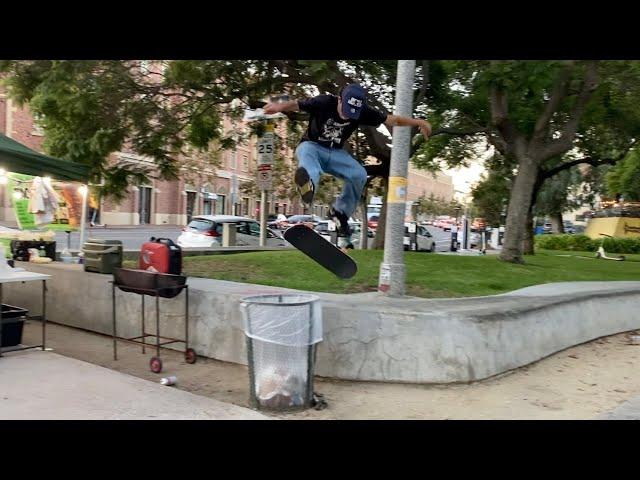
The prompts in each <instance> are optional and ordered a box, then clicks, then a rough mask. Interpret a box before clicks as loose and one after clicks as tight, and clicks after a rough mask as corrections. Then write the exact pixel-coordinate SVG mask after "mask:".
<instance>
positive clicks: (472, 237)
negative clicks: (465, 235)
mask: <svg viewBox="0 0 640 480" xmlns="http://www.w3.org/2000/svg"><path fill="white" fill-rule="evenodd" d="M479 245H480V234H479V233H478V232H469V246H470V247H477V246H479Z"/></svg>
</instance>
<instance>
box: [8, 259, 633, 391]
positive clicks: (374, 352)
mask: <svg viewBox="0 0 640 480" xmlns="http://www.w3.org/2000/svg"><path fill="white" fill-rule="evenodd" d="M28 269H29V270H31V271H38V272H43V273H50V274H52V275H53V278H52V279H51V280H50V281H49V294H48V295H49V297H48V298H49V303H48V307H47V309H48V316H49V318H50V319H51V320H53V321H56V322H58V323H62V324H65V325H70V326H75V327H81V328H84V329H88V330H92V331H96V332H100V333H106V334H110V333H111V324H112V322H111V287H110V285H109V284H108V281H109V280H111V276H110V275H100V274H95V273H85V272H84V271H83V270H82V266H79V265H62V264H57V263H56V264H51V265H30V264H29V265H28ZM188 284H189V290H190V295H189V301H190V317H191V322H190V332H191V334H190V338H191V340H190V343H191V346H192V347H193V348H195V350H196V352H197V353H198V354H200V355H204V356H207V357H210V358H216V359H219V360H224V361H229V362H235V363H242V364H244V363H246V351H245V337H244V331H243V323H242V316H241V312H240V308H239V303H240V299H241V298H243V297H245V296H248V295H258V294H262V293H273V292H287V290H286V289H280V288H272V287H267V286H260V285H250V284H242V283H234V282H226V281H217V280H205V279H197V278H190V279H189V282H188ZM37 288H38V286H37V285H32V284H29V283H26V284H24V285H8V286H6V287H5V291H6V298H7V303H12V304H16V305H21V306H25V307H27V308H29V309H30V310H31V311H33V312H34V313H35V312H39V308H40V306H39V305H40V303H39V299H40V297H39V293H38V290H37ZM290 292H293V291H292V290H290ZM116 294H117V298H118V308H117V314H118V335H119V336H127V337H133V336H136V335H139V334H140V313H141V297H140V296H138V295H135V294H129V293H123V292H120V291H116ZM319 296H320V297H321V299H322V302H323V317H324V320H323V322H324V340H323V342H322V343H321V344H320V346H319V349H318V364H317V370H316V373H317V374H318V375H321V376H326V377H335V378H342V379H353V380H375V381H394V382H413V383H448V382H467V381H473V380H480V379H483V378H487V377H489V376H493V375H496V374H499V373H503V372H505V371H508V370H510V369H513V368H517V367H520V366H523V365H527V364H529V363H532V362H535V361H537V360H539V359H541V358H544V357H546V356H548V355H551V354H553V353H555V352H558V351H560V350H563V349H565V348H568V347H571V346H573V345H577V344H580V343H583V342H587V341H589V340H593V339H595V338H598V337H602V336H606V335H612V334H615V333H619V332H624V331H629V330H634V329H638V328H640V313H639V312H640V309H639V308H638V307H639V306H640V282H575V283H560V284H550V285H541V286H537V287H529V288H526V289H522V290H519V291H516V292H512V293H510V294H505V295H496V296H492V297H478V298H463V299H439V300H428V299H419V298H411V297H408V298H403V299H390V298H385V297H380V296H378V294H377V293H366V294H358V295H335V294H319ZM145 303H146V306H145V312H146V319H147V331H148V332H153V331H154V327H153V325H154V323H155V311H156V310H155V303H154V299H153V298H151V297H146V302H145ZM183 309H184V295H180V296H179V297H177V298H175V299H161V300H160V311H161V313H162V321H161V333H162V334H163V335H166V336H170V337H176V338H182V337H183V335H184V323H183V318H184V317H183V312H184V310H183ZM52 347H53V348H54V349H55V345H52ZM178 347H181V346H180V345H178Z"/></svg>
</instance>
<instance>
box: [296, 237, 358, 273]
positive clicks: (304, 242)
mask: <svg viewBox="0 0 640 480" xmlns="http://www.w3.org/2000/svg"><path fill="white" fill-rule="evenodd" d="M284 239H285V240H286V241H287V242H289V243H290V244H291V245H293V246H294V247H296V248H297V249H298V250H300V251H301V252H302V253H304V254H305V255H306V256H308V257H309V258H311V259H312V260H314V261H316V262H317V263H319V264H320V265H322V266H323V267H324V268H326V269H327V270H329V271H330V272H331V273H333V274H334V275H336V276H338V277H340V278H343V279H347V278H351V277H353V276H354V275H355V274H356V272H357V271H358V265H357V264H356V262H355V261H354V260H353V258H351V257H350V256H349V255H347V254H346V253H344V252H343V251H342V250H340V249H339V248H338V247H336V246H335V245H333V244H332V243H331V242H328V241H327V240H325V239H324V238H322V236H321V235H320V234H319V233H318V232H316V231H315V230H313V229H311V228H309V227H307V226H306V225H294V226H293V227H290V228H288V229H287V230H286V231H285V232H284Z"/></svg>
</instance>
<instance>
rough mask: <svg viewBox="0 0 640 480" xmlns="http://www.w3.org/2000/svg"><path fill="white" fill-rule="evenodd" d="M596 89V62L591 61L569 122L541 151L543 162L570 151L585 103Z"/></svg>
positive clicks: (585, 106)
mask: <svg viewBox="0 0 640 480" xmlns="http://www.w3.org/2000/svg"><path fill="white" fill-rule="evenodd" d="M596 88H598V61H597V60H593V61H590V62H589V63H588V64H587V67H586V72H585V75H584V81H583V82H582V88H581V89H580V93H579V94H578V98H577V99H576V103H575V104H574V106H573V108H572V109H571V112H570V114H569V120H568V121H567V123H566V124H565V125H564V128H563V129H562V134H561V136H560V138H559V139H557V140H555V141H553V142H551V143H550V144H549V145H548V146H547V147H546V148H545V149H544V150H543V154H542V157H543V159H544V160H546V159H547V158H551V157H555V156H558V155H561V154H562V153H564V152H567V151H569V150H570V149H571V146H572V145H573V140H574V139H575V136H576V132H577V131H578V126H579V125H580V120H581V119H582V115H583V114H584V111H585V110H586V108H587V103H588V102H589V99H590V98H591V96H592V95H593V92H594V91H595V89H596Z"/></svg>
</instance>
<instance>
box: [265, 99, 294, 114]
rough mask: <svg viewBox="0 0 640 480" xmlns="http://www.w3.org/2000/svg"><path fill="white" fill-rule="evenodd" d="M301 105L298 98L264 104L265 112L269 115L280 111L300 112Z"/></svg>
mask: <svg viewBox="0 0 640 480" xmlns="http://www.w3.org/2000/svg"><path fill="white" fill-rule="evenodd" d="M299 111H300V106H299V105H298V101H297V100H290V101H288V102H282V103H273V102H272V103H267V104H266V105H265V106H264V113H265V114H267V115H273V114H274V113H278V112H299Z"/></svg>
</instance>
